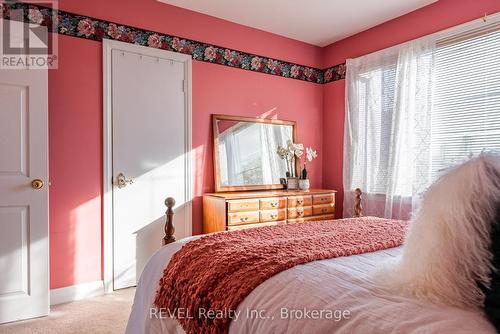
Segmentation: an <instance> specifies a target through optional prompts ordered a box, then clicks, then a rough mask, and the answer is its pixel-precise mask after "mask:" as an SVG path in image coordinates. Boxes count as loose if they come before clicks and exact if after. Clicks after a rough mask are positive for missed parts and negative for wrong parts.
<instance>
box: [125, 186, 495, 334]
mask: <svg viewBox="0 0 500 334" xmlns="http://www.w3.org/2000/svg"><path fill="white" fill-rule="evenodd" d="M360 194H361V193H360V192H359V193H358V197H357V200H356V210H355V212H356V213H357V214H358V215H360V214H361V203H360V198H361V197H360ZM172 203H173V201H171V200H169V201H167V202H166V204H167V206H168V207H169V209H168V211H167V224H166V227H165V231H166V235H165V238H164V241H165V243H166V245H165V246H164V247H162V248H161V249H160V250H159V251H158V252H157V253H156V254H155V255H153V256H152V258H151V259H150V260H149V262H148V264H147V265H146V267H145V269H144V271H143V273H142V275H141V277H140V279H139V282H138V284H137V290H136V295H135V299H134V303H133V307H132V312H131V315H130V318H129V321H128V325H127V330H126V333H127V334H138V333H150V334H160V333H179V334H180V333H184V330H183V328H182V327H181V325H180V323H179V322H178V321H177V319H175V318H172V317H169V316H168V314H167V316H165V314H163V315H161V314H158V313H157V312H155V310H154V308H152V305H153V303H154V300H155V294H156V291H157V290H158V282H159V281H160V279H161V277H162V273H163V271H164V269H165V267H166V266H167V265H168V263H169V262H170V260H171V258H172V256H173V255H174V254H175V253H176V252H177V251H179V250H180V249H181V248H182V247H183V246H184V245H186V244H187V243H189V242H191V241H194V240H197V239H198V238H199V236H195V237H190V238H186V239H182V240H179V241H175V238H174V237H173V233H174V229H173V225H172V216H173V211H172V206H173V204H172ZM305 224H307V223H305ZM400 253H401V247H394V248H389V249H384V250H379V251H376V252H368V253H363V254H359V255H352V256H344V257H337V258H332V259H325V260H320V261H313V262H309V263H305V264H300V265H297V266H294V267H292V268H290V269H288V270H285V271H282V272H280V273H278V274H276V275H274V276H272V277H271V278H269V279H267V280H266V281H265V282H263V283H262V284H260V285H258V286H257V287H256V288H255V289H254V290H253V291H251V292H250V293H249V294H248V296H247V297H246V298H245V299H244V300H243V302H241V303H240V304H239V306H238V307H237V309H236V311H235V314H233V315H232V319H233V320H232V321H231V324H230V327H229V333H238V334H243V333H264V334H265V333H478V334H480V333H495V329H494V328H493V327H492V325H491V324H490V323H489V322H488V320H487V319H486V318H485V317H483V316H482V315H480V314H479V313H476V312H471V311H466V310H462V309H459V308H454V307H446V306H437V305H434V304H431V303H427V302H423V301H419V300H416V299H412V298H408V297H403V296H398V295H394V294H390V293H388V292H386V291H384V290H383V289H381V288H379V287H378V286H377V284H376V283H375V282H374V279H373V275H372V274H373V272H374V271H375V270H377V269H378V268H379V267H380V266H381V265H382V264H383V263H385V262H386V261H388V260H391V259H396V258H397V257H398V256H399V255H400Z"/></svg>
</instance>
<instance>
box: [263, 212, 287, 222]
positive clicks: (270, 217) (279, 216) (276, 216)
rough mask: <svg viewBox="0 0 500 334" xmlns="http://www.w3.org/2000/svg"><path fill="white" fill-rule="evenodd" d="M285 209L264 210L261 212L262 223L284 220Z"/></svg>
mask: <svg viewBox="0 0 500 334" xmlns="http://www.w3.org/2000/svg"><path fill="white" fill-rule="evenodd" d="M284 219H285V209H276V210H263V211H261V212H260V221H261V222H269V221H274V220H284Z"/></svg>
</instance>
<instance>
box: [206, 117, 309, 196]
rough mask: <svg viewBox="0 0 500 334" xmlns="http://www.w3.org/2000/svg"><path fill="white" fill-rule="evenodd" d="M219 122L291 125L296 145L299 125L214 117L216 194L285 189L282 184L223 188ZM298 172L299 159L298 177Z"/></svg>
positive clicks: (275, 121) (264, 119)
mask: <svg viewBox="0 0 500 334" xmlns="http://www.w3.org/2000/svg"><path fill="white" fill-rule="evenodd" d="M217 121H237V122H251V123H266V124H279V125H291V126H292V139H293V142H294V143H296V142H297V123H296V122H295V121H285V120H279V119H269V118H254V117H241V116H230V115H216V114H213V115H212V126H213V138H214V142H213V145H214V147H213V161H214V180H215V191H216V192H228V191H249V190H272V189H284V185H282V184H262V185H246V186H222V185H221V182H220V162H219V132H218V129H217ZM298 171H299V161H298V160H297V159H295V172H296V175H298ZM283 177H284V176H283Z"/></svg>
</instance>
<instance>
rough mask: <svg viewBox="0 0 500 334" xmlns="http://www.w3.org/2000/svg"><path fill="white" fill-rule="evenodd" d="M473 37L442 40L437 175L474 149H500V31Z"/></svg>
mask: <svg viewBox="0 0 500 334" xmlns="http://www.w3.org/2000/svg"><path fill="white" fill-rule="evenodd" d="M470 35H472V36H470ZM470 35H465V36H463V35H460V36H459V37H457V38H454V39H449V40H444V41H442V42H438V44H437V49H436V58H435V89H434V95H433V108H432V116H431V117H432V118H431V124H432V127H431V152H432V158H431V161H432V168H431V173H432V179H434V178H436V177H437V174H438V173H439V170H441V169H443V168H446V167H448V166H450V165H452V164H454V163H456V162H459V161H461V160H463V158H464V157H467V156H468V155H470V154H471V153H474V154H477V153H480V152H481V150H483V149H495V150H500V30H493V31H491V30H490V31H486V32H476V33H474V34H470Z"/></svg>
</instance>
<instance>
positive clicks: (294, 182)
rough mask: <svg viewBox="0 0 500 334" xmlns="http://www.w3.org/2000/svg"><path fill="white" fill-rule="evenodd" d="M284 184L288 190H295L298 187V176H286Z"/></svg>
mask: <svg viewBox="0 0 500 334" xmlns="http://www.w3.org/2000/svg"><path fill="white" fill-rule="evenodd" d="M286 184H287V187H286V188H287V189H288V190H297V189H299V178H298V177H287V178H286Z"/></svg>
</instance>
